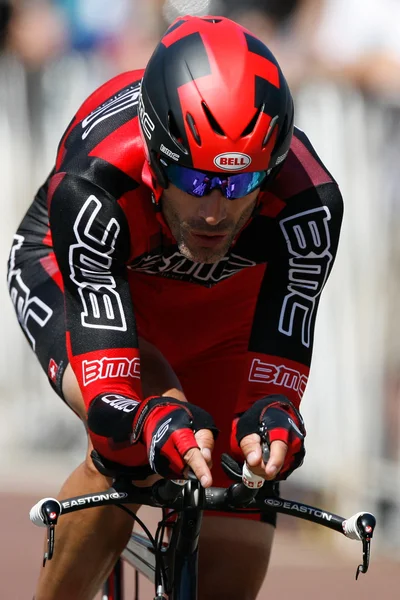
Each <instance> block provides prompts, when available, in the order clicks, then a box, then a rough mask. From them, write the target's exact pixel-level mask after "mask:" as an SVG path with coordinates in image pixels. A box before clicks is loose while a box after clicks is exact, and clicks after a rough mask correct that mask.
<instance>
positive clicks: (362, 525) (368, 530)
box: [356, 513, 376, 580]
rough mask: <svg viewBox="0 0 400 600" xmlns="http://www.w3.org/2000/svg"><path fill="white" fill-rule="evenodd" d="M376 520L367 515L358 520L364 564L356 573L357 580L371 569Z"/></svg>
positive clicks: (359, 566)
mask: <svg viewBox="0 0 400 600" xmlns="http://www.w3.org/2000/svg"><path fill="white" fill-rule="evenodd" d="M375 525H376V519H375V517H374V516H373V515H371V514H369V513H366V514H363V515H360V516H359V517H358V519H357V527H358V530H359V533H360V537H361V541H362V547H363V562H362V565H358V567H357V571H356V580H357V579H358V576H359V574H360V573H366V572H367V571H368V567H369V559H370V556H371V539H372V536H373V533H374V528H375Z"/></svg>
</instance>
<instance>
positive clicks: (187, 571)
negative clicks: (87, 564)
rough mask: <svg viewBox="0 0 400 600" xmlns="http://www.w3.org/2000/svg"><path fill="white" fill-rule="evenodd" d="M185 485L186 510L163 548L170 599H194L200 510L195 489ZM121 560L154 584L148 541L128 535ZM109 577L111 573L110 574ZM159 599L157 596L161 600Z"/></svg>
mask: <svg viewBox="0 0 400 600" xmlns="http://www.w3.org/2000/svg"><path fill="white" fill-rule="evenodd" d="M186 485H187V489H186V494H185V504H186V508H185V510H184V511H183V512H181V513H179V515H178V518H177V520H176V522H175V524H174V528H173V530H172V534H171V538H170V541H169V544H168V545H166V546H165V547H164V549H163V558H164V564H165V567H166V569H165V575H166V590H165V591H166V593H167V594H168V598H169V599H170V600H196V599H197V564H198V541H199V535H200V528H201V522H202V517H203V511H202V510H201V509H200V508H199V507H198V506H196V504H195V499H194V496H195V494H196V493H197V492H198V486H197V485H193V484H192V483H191V482H188V484H186ZM193 507H195V508H193ZM122 558H123V559H125V560H126V561H127V562H128V563H129V564H130V565H132V566H133V567H134V568H135V569H136V570H137V571H139V572H140V573H142V574H143V575H144V576H145V577H147V579H149V580H150V581H152V582H153V583H155V573H156V555H155V551H154V548H153V546H152V544H151V542H150V541H149V540H148V539H147V538H146V537H145V536H144V535H141V534H139V533H132V535H131V538H130V540H129V542H128V544H127V546H126V548H125V550H124V551H123V553H122ZM112 576H115V574H114V573H112ZM120 587H121V584H120ZM162 598H163V597H161V596H160V599H161V600H162ZM103 600H123V596H122V595H121V596H117V595H116V596H115V598H113V597H111V598H109V597H107V596H105V597H104V598H103Z"/></svg>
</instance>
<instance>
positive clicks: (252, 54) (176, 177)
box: [9, 17, 343, 600]
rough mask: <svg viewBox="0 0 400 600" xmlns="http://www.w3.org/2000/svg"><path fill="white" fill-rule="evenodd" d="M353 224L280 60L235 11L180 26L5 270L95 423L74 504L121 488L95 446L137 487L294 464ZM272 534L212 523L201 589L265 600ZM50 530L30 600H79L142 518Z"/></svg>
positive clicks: (245, 524) (103, 91) (82, 138)
mask: <svg viewBox="0 0 400 600" xmlns="http://www.w3.org/2000/svg"><path fill="white" fill-rule="evenodd" d="M342 212H343V207H342V199H341V194H340V192H339V190H338V186H337V184H336V183H335V181H334V180H333V179H332V177H331V175H330V174H329V173H328V171H327V170H326V168H325V167H324V165H323V164H322V163H321V161H320V159H319V158H318V156H317V154H316V152H315V150H314V149H313V148H312V146H311V144H310V142H309V141H308V139H307V137H306V136H305V134H304V133H303V132H301V131H300V130H298V129H296V128H294V125H293V102H292V98H291V94H290V91H289V89H288V86H287V83H286V81H285V79H284V76H283V74H282V72H281V70H280V67H279V66H278V63H277V61H276V59H275V58H274V56H273V55H272V54H271V52H270V51H269V50H268V48H267V47H266V46H265V45H264V44H263V43H262V42H261V41H260V40H259V39H257V38H256V37H255V36H254V35H252V33H250V32H249V31H247V30H246V29H243V28H242V27H241V26H239V25H238V24H236V23H234V22H232V21H230V20H228V19H225V18H222V17H204V18H194V17H181V18H179V19H177V20H176V21H175V22H174V23H173V24H172V25H171V27H170V28H169V29H168V30H167V32H166V34H165V35H164V36H163V38H162V39H161V42H160V43H159V45H158V46H157V47H156V49H155V51H154V54H153V56H152V58H151V60H150V62H149V63H148V65H147V67H146V69H145V70H144V71H133V72H128V73H124V74H121V75H119V76H117V77H115V78H113V79H112V80H111V81H108V82H107V83H105V84H104V85H103V86H102V87H100V88H99V89H98V90H96V91H95V92H94V93H93V94H92V95H91V96H90V97H89V98H88V99H87V100H86V101H85V102H84V103H83V105H82V106H81V108H80V109H79V110H78V112H77V114H76V115H75V117H74V118H73V119H72V121H71V123H70V125H69V127H68V129H67V131H66V132H65V134H64V136H63V138H62V140H61V142H60V145H59V148H58V154H57V159H56V164H55V167H54V169H53V171H52V173H51V174H50V175H49V177H48V179H47V181H46V182H45V183H44V185H43V186H42V187H41V188H40V190H39V191H38V193H37V195H36V197H35V199H34V201H33V204H32V205H31V207H30V208H29V210H28V212H27V214H26V216H25V217H24V219H23V221H22V223H21V225H20V227H19V229H18V231H17V234H16V235H15V238H14V244H13V246H12V250H11V255H10V260H9V287H10V293H11V297H12V299H13V302H14V305H15V308H16V311H17V314H18V319H19V322H20V325H21V327H22V329H23V331H24V333H25V335H26V337H27V339H28V340H29V342H30V344H31V346H32V348H33V350H34V351H35V353H36V354H37V356H38V359H39V361H40V363H41V365H42V367H43V368H44V369H45V371H46V372H47V373H48V377H49V381H50V384H51V385H52V387H53V388H54V390H55V391H56V392H57V394H58V395H59V396H60V397H61V398H63V400H64V401H65V402H66V403H67V404H68V405H69V406H70V407H71V408H72V409H73V410H74V411H75V412H76V413H77V414H78V415H79V416H80V418H81V419H82V421H83V422H84V423H85V425H86V427H87V431H88V439H89V450H88V454H87V457H86V459H85V460H84V462H83V463H82V464H81V465H80V466H79V467H78V468H77V469H76V471H74V473H72V475H71V476H70V477H69V479H68V480H67V481H66V483H65V484H64V486H63V488H62V490H61V491H60V496H61V497H66V496H74V495H79V494H84V493H87V492H93V491H98V490H103V489H104V488H106V487H107V486H108V484H109V480H108V479H107V478H106V477H105V476H104V475H102V474H100V473H99V471H98V470H97V469H96V468H95V466H94V464H93V462H92V460H91V458H90V451H91V450H92V448H93V447H94V448H95V449H96V451H97V452H98V454H99V456H100V457H101V459H102V460H103V462H105V463H107V461H110V464H118V465H124V466H130V467H132V468H133V469H134V471H133V472H134V479H135V480H139V481H142V482H144V484H146V483H148V481H149V479H148V477H149V476H151V474H153V476H154V473H158V474H160V475H162V476H166V477H182V476H183V475H184V472H185V469H186V468H187V466H190V467H191V468H192V469H193V471H194V472H195V473H196V475H197V477H198V478H199V480H200V481H201V483H202V485H204V486H205V487H208V486H210V485H211V484H212V483H214V485H227V484H228V483H229V482H228V480H227V478H226V477H225V476H224V474H223V473H222V470H221V468H220V464H219V463H220V454H221V452H224V451H229V450H230V451H231V452H233V453H234V455H235V456H236V457H241V460H242V461H243V459H244V458H246V460H247V462H248V464H249V465H250V466H251V468H252V470H253V471H254V472H255V473H258V474H259V475H261V476H262V477H264V478H265V479H266V480H268V481H269V482H271V483H268V484H267V485H273V483H272V482H274V481H279V480H281V479H285V478H286V477H287V476H288V475H289V474H290V473H291V472H292V471H293V470H294V469H295V468H297V467H298V466H299V465H300V464H301V463H302V460H303V457H304V436H305V429H304V424H303V422H302V418H301V416H300V413H299V404H300V400H301V397H302V395H303V393H304V390H305V387H306V383H307V377H308V373H309V367H310V361H311V353H312V343H313V332H314V324H315V317H316V311H317V307H318V302H319V298H320V294H321V291H322V288H323V286H324V284H325V282H326V280H327V277H328V275H329V273H330V271H331V268H332V265H333V261H334V258H335V254H336V250H337V245H338V238H339V231H340V226H341V220H342ZM261 425H263V426H265V427H266V429H267V432H268V433H267V435H268V436H269V442H270V443H271V455H270V458H269V460H268V462H267V464H266V465H265V464H264V463H263V461H262V456H261V445H260V439H261V438H260V435H259V433H260V426H261ZM217 429H218V430H219V434H218V436H217V435H216V433H217ZM212 452H213V457H214V466H213V467H212V464H211V454H212ZM107 464H108V463H107ZM211 467H212V474H211ZM274 525H275V523H274V519H273V518H272V517H271V516H268V515H267V516H265V517H264V521H263V522H260V521H257V520H253V519H251V518H247V519H245V518H236V519H235V521H233V519H232V518H231V517H222V516H219V515H212V516H206V518H205V519H204V527H203V529H202V537H201V541H200V571H201V573H200V575H201V574H203V575H204V573H206V575H207V576H206V577H204V576H203V577H202V576H200V585H201V589H200V598H201V599H203V598H207V599H212V598H219V599H221V598H228V597H229V598H233V597H235V598H241V599H244V598H249V599H250V598H251V599H253V598H255V597H256V595H257V592H258V590H259V588H260V586H261V583H262V581H263V579H264V576H265V573H266V569H267V565H268V559H269V553H270V548H271V544H272V539H273V531H274ZM58 528H59V531H58V542H57V549H56V554H55V558H54V560H53V561H51V563H49V564H48V565H47V566H46V568H45V569H44V570H42V572H41V574H40V578H39V583H38V587H37V591H36V599H37V600H55V599H57V600H64V599H67V598H68V599H69V598H74V600H87V598H89V597H93V595H94V594H95V592H96V590H97V589H98V588H99V586H100V584H101V582H102V581H103V580H104V578H105V577H106V575H107V573H108V572H109V571H110V569H111V567H112V565H113V562H114V561H115V559H116V558H117V556H118V555H119V553H120V552H121V551H122V549H123V547H124V545H125V544H126V542H127V540H128V538H129V534H130V530H131V520H130V518H129V517H128V516H127V515H126V514H125V513H123V512H122V511H120V510H118V508H110V507H108V508H99V509H92V510H90V511H84V512H82V513H79V515H77V516H76V515H75V516H73V517H72V518H71V520H70V519H69V518H67V517H65V518H63V519H61V522H60V524H59V525H58ZM238 549H239V551H238Z"/></svg>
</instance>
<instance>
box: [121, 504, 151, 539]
mask: <svg viewBox="0 0 400 600" xmlns="http://www.w3.org/2000/svg"><path fill="white" fill-rule="evenodd" d="M115 506H118V508H120V509H121V510H124V511H125V512H127V513H128V515H130V516H131V517H132V519H133V520H134V521H136V522H137V523H138V525H140V527H141V528H142V529H143V531H144V532H145V534H146V535H147V537H148V538H149V541H150V542H151V545H152V546H153V548H154V549H156V545H155V539H154V537H153V536H152V535H151V533H150V531H149V529H148V528H147V527H146V525H145V524H144V523H143V521H142V519H139V517H138V516H137V515H135V513H134V512H132V511H131V510H129V508H126V506H124V505H123V504H116V505H115Z"/></svg>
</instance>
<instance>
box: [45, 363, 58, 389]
mask: <svg viewBox="0 0 400 600" xmlns="http://www.w3.org/2000/svg"><path fill="white" fill-rule="evenodd" d="M57 372H58V364H57V363H56V361H55V360H54V358H51V359H50V362H49V368H48V370H47V374H48V376H49V379H51V381H53V382H54V383H55V381H56V378H57Z"/></svg>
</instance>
